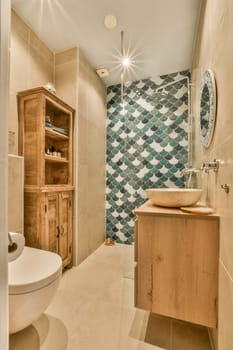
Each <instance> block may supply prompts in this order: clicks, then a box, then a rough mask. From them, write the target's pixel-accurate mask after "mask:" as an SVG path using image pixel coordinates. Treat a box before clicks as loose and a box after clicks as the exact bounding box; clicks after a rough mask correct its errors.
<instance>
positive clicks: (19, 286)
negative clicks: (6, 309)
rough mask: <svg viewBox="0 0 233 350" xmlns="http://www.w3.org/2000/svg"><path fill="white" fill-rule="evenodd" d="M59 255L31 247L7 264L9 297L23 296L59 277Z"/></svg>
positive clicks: (60, 270)
mask: <svg viewBox="0 0 233 350" xmlns="http://www.w3.org/2000/svg"><path fill="white" fill-rule="evenodd" d="M61 273H62V259H61V257H60V256H59V255H57V254H55V253H52V252H49V251H45V250H41V249H35V248H31V247H24V251H23V254H22V255H21V256H20V257H19V258H17V259H16V260H15V261H12V262H10V263H9V264H8V275H9V276H8V280H9V282H8V283H9V295H15V294H25V293H30V292H32V291H35V290H38V289H41V288H43V287H46V286H48V285H49V284H50V283H52V282H53V281H55V280H56V279H57V278H59V277H60V276H61Z"/></svg>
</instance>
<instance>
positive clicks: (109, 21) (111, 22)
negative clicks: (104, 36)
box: [104, 15, 117, 29]
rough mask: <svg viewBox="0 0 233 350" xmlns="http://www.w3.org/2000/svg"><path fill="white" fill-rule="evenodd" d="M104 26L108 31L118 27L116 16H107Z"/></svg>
mask: <svg viewBox="0 0 233 350" xmlns="http://www.w3.org/2000/svg"><path fill="white" fill-rule="evenodd" d="M104 26H105V28H107V29H114V28H116V26H117V18H116V16H114V15H106V16H105V17H104Z"/></svg>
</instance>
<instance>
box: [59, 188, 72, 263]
mask: <svg viewBox="0 0 233 350" xmlns="http://www.w3.org/2000/svg"><path fill="white" fill-rule="evenodd" d="M59 227H60V236H59V254H60V256H61V257H62V260H63V263H64V265H67V264H69V263H70V262H71V256H72V193H71V192H61V193H60V194H59Z"/></svg>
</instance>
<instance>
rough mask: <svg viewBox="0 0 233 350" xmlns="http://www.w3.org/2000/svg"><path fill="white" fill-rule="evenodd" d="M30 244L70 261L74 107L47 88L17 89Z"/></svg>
mask: <svg viewBox="0 0 233 350" xmlns="http://www.w3.org/2000/svg"><path fill="white" fill-rule="evenodd" d="M18 111H19V152H20V155H22V156H23V157H24V234H25V239H26V244H27V245H29V246H31V247H35V248H41V249H45V250H50V251H53V252H56V253H58V254H59V255H60V256H61V258H62V260H63V266H64V267H65V266H71V263H72V191H73V189H74V187H73V118H74V109H73V108H72V107H71V106H69V105H68V104H67V103H65V102H64V101H63V100H62V99H60V98H59V97H58V96H56V95H55V94H52V93H51V92H49V91H48V90H46V89H45V88H44V87H38V88H33V89H30V90H25V91H21V92H19V93H18Z"/></svg>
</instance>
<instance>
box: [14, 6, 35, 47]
mask: <svg viewBox="0 0 233 350" xmlns="http://www.w3.org/2000/svg"><path fill="white" fill-rule="evenodd" d="M11 31H12V34H13V35H15V34H17V35H19V36H20V37H21V39H23V40H25V41H26V42H28V41H29V33H30V28H29V27H28V26H27V25H26V23H24V22H23V20H22V19H21V18H20V17H19V16H18V15H17V14H16V13H15V11H14V10H12V11H11Z"/></svg>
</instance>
